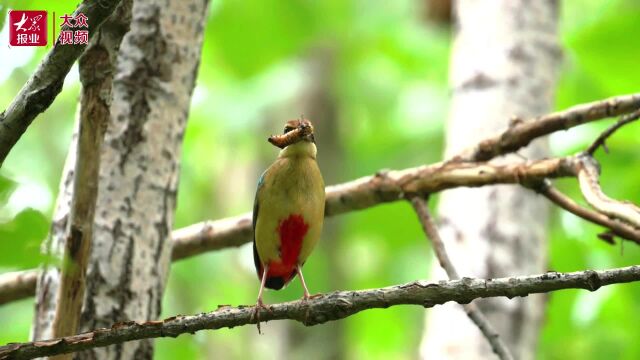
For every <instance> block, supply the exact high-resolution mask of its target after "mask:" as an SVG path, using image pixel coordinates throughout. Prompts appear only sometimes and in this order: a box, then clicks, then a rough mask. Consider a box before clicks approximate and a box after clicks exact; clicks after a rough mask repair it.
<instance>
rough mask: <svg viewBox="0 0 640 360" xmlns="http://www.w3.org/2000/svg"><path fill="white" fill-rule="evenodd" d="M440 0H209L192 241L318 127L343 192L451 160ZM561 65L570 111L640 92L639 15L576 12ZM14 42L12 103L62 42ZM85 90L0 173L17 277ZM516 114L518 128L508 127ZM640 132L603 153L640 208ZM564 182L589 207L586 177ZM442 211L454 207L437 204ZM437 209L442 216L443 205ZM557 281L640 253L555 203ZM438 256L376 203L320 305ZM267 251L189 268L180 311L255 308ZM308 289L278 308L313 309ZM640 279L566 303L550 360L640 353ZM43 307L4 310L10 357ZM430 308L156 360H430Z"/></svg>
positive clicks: (187, 155)
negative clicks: (426, 355) (301, 120)
mask: <svg viewBox="0 0 640 360" xmlns="http://www.w3.org/2000/svg"><path fill="white" fill-rule="evenodd" d="M426 3H427V1H425V0H401V1H400V0H399V1H374V2H371V1H362V0H348V1H343V0H331V1H305V0H287V1H282V0H263V1H238V0H225V1H219V0H212V2H211V6H210V14H209V23H208V25H207V28H206V36H205V43H204V50H203V56H202V60H201V65H200V71H199V76H198V83H197V87H196V90H195V93H194V96H193V101H192V107H191V112H190V117H189V123H188V128H187V132H186V135H185V142H184V147H183V155H182V173H181V178H180V189H179V194H178V208H177V214H176V222H175V227H176V228H180V227H183V226H186V225H189V224H192V223H195V222H199V221H202V220H206V219H217V218H222V217H227V216H232V215H237V214H240V213H243V212H246V211H249V210H250V209H251V207H252V204H253V195H254V191H255V185H256V181H257V178H258V176H259V175H260V173H261V172H262V171H263V170H264V169H265V168H266V167H267V166H268V165H269V164H270V163H271V161H273V159H274V158H275V156H276V155H277V149H276V148H275V147H273V146H271V145H270V144H268V143H267V142H266V138H267V136H269V135H271V134H274V133H278V132H281V131H282V126H283V124H284V122H285V121H286V120H288V119H292V118H297V117H298V116H299V115H300V114H302V113H304V115H305V117H307V118H309V119H311V120H313V121H314V124H315V126H316V128H317V129H318V131H319V134H318V136H317V141H318V147H319V156H318V159H319V162H320V167H321V169H322V171H323V173H324V176H325V181H326V183H327V184H334V183H340V182H345V181H348V180H351V179H355V178H358V177H361V176H365V175H370V174H372V173H374V172H376V171H377V170H380V169H385V168H394V169H400V168H405V167H410V166H416V165H420V164H425V163H431V162H435V161H438V160H440V159H441V154H442V149H443V126H444V121H445V120H446V118H447V111H448V87H447V73H448V60H449V52H450V45H451V37H452V35H453V30H452V25H451V23H450V22H448V21H446V14H444V15H442V14H441V15H438V16H435V15H434V14H433V13H429V12H428V11H427V6H426ZM0 4H2V13H3V14H5V13H6V10H7V7H9V8H16V9H43V8H44V9H46V10H49V11H50V12H51V11H56V13H57V14H59V15H62V14H64V13H65V12H66V13H71V12H72V11H73V9H74V8H75V6H76V4H75V2H71V1H56V2H47V3H46V4H45V3H44V1H43V0H40V1H31V2H24V1H2V2H0ZM561 9H562V11H561V21H560V29H559V34H560V42H561V45H562V46H563V50H564V59H563V65H562V67H561V72H560V81H559V86H558V89H557V95H556V105H555V106H556V108H557V109H564V108H566V107H569V106H571V105H574V104H578V103H582V102H587V101H592V100H597V99H601V98H606V97H609V96H614V95H621V94H626V93H631V92H637V91H638V84H640V71H638V59H640V46H638V45H640V44H639V41H640V40H638V39H640V25H639V24H638V19H640V4H639V3H638V2H637V1H635V0H609V1H600V0H575V1H563V2H562V5H561ZM7 41H8V28H7V24H6V23H3V24H2V32H1V33H0V59H1V60H0V64H1V65H2V66H0V84H2V85H1V86H2V89H3V91H2V92H0V108H3V109H4V108H6V106H7V105H8V104H9V103H10V101H11V100H12V99H13V97H14V95H15V94H16V93H17V92H18V91H19V89H20V87H21V86H22V85H23V84H24V83H25V81H26V80H27V78H28V77H29V76H30V74H31V73H32V72H33V71H34V69H35V68H36V66H37V65H38V63H39V62H40V61H41V59H42V58H43V56H44V55H45V53H46V51H47V50H48V48H37V49H36V48H8V46H7ZM78 94H79V82H78V74H77V69H72V71H71V73H70V74H69V76H68V77H67V79H66V81H65V86H64V89H63V91H62V93H61V94H60V95H59V96H58V97H57V98H56V100H55V102H54V103H53V105H52V106H51V107H50V108H49V109H48V110H47V111H46V112H45V113H44V114H42V115H40V116H39V117H38V118H37V119H36V120H35V122H34V123H33V125H32V126H31V127H30V128H29V130H28V131H27V133H26V135H25V136H23V137H22V139H21V140H20V142H19V143H18V145H17V146H16V147H15V148H14V149H13V151H12V152H11V154H10V155H9V157H8V158H7V160H6V162H5V164H4V166H3V167H2V170H0V176H1V177H0V272H7V271H14V270H21V269H29V268H33V267H35V266H37V265H38V263H39V262H40V260H41V258H40V257H39V255H38V254H39V246H40V243H41V241H42V240H43V239H44V238H45V237H46V235H47V232H48V228H49V223H50V219H51V216H52V211H53V206H54V202H55V199H56V197H57V193H58V182H59V180H60V174H61V172H62V166H63V162H64V159H65V156H66V153H67V149H68V146H69V142H70V139H71V132H72V125H73V121H74V114H75V110H76V104H77V101H78ZM508 115H509V114H505V116H508ZM610 123H611V121H600V122H597V123H593V124H589V125H586V126H581V127H579V128H574V129H572V130H571V131H569V132H564V133H558V134H554V135H553V136H551V139H550V142H551V149H552V154H554V155H563V154H572V153H575V152H576V151H580V150H582V149H584V148H585V147H586V146H587V145H588V144H589V143H590V142H591V141H592V140H593V139H594V138H595V137H596V136H597V134H598V133H599V132H600V131H602V130H603V129H604V128H605V127H607V126H608V125H609V124H610ZM639 140H640V125H638V124H635V125H631V126H628V127H626V128H624V130H623V131H620V132H619V133H616V135H615V136H614V137H613V138H612V139H611V140H610V141H609V142H608V145H609V148H610V150H611V153H610V154H609V155H607V154H604V153H603V152H601V151H600V152H598V153H597V158H598V160H600V161H601V163H602V166H603V174H602V183H603V188H604V190H605V191H606V192H607V193H608V194H609V195H611V196H612V197H615V198H618V199H628V200H631V201H634V202H635V203H639V202H640V191H639V187H638V184H639V183H640V171H637V169H638V165H639V164H640V152H639V151H638V143H639ZM557 185H558V186H559V187H560V188H561V189H562V190H564V191H566V192H567V193H569V194H570V195H571V196H572V197H573V198H574V199H576V200H579V201H580V202H582V199H581V197H580V194H579V192H578V190H577V187H576V184H575V181H573V180H563V181H558V182H557ZM436 201H437V197H436ZM432 205H433V204H432ZM553 215H554V216H553V217H552V222H551V226H550V228H549V239H550V254H549V261H550V262H549V265H548V267H549V269H550V270H555V271H576V270H582V269H587V268H589V269H602V268H609V267H617V266H627V265H631V264H637V263H639V262H640V248H639V247H638V246H637V245H633V244H630V243H627V244H624V246H623V245H622V244H620V243H617V244H616V245H609V244H607V243H605V242H603V241H601V240H599V239H598V238H597V237H596V235H597V234H598V232H599V231H600V230H601V229H600V228H598V227H596V226H594V225H591V224H588V223H586V222H584V221H582V220H580V219H578V218H576V217H575V216H573V215H571V214H568V213H566V212H563V211H558V210H557V209H554V213H553ZM431 261H432V255H431V250H430V248H429V246H428V243H427V241H426V239H425V237H424V235H423V233H422V231H421V229H420V226H419V224H418V222H417V220H416V217H415V215H414V213H413V211H412V210H411V207H410V206H409V205H408V204H405V203H401V202H398V203H393V204H387V205H381V206H377V207H374V208H371V209H368V210H365V211H359V212H353V213H349V214H346V215H344V216H340V217H337V218H335V217H334V218H329V219H327V220H326V228H325V231H324V233H323V237H322V240H321V243H320V245H319V248H318V249H317V250H316V251H315V252H314V253H313V254H312V256H311V257H310V259H309V261H308V262H307V264H306V266H305V278H306V280H307V283H308V285H309V287H310V290H311V291H312V292H314V293H317V292H329V291H333V290H342V289H364V288H371V287H382V286H389V285H393V284H398V283H403V282H409V281H412V280H415V279H424V278H427V277H428V271H429V269H430V263H431ZM258 286H259V283H258V280H257V277H256V274H255V270H254V268H253V259H252V254H251V248H250V244H248V245H247V246H243V247H241V248H234V249H227V250H224V251H218V252H212V253H207V254H204V255H200V256H197V257H193V258H190V259H187V260H182V261H179V262H177V263H174V264H173V266H172V268H171V275H170V279H169V283H168V285H167V288H166V293H165V297H164V303H163V316H171V315H175V314H192V313H198V312H204V311H210V310H213V309H216V308H217V306H218V305H220V304H233V305H238V304H253V303H254V302H255V298H256V295H257V291H258ZM301 294H302V289H301V287H300V285H299V283H298V282H297V281H294V282H293V283H292V285H291V286H289V287H288V288H287V289H285V290H284V291H279V292H268V293H267V294H266V297H265V300H266V302H267V303H273V302H280V301H286V300H293V299H297V298H299V297H300V296H301ZM638 298H640V285H639V284H628V285H617V286H611V287H605V288H602V289H600V290H598V291H597V292H595V293H588V292H585V291H578V290H566V291H561V292H555V293H553V294H551V295H550V298H549V303H548V308H547V316H546V322H545V326H544V329H543V333H542V335H541V338H540V343H539V352H538V354H539V355H538V357H539V358H540V359H566V358H581V359H603V358H616V359H638V358H640V343H639V342H637V341H636V340H637V338H638V337H639V336H640V328H639V327H638V317H637V314H639V313H640V303H639V302H638V301H637V299H638ZM32 313H33V300H32V299H26V300H22V301H18V302H14V303H11V304H8V305H4V306H2V307H0V323H1V324H3V326H1V327H0V343H2V344H4V343H7V342H12V341H26V340H28V338H29V329H30V326H31V322H32ZM423 315H424V309H421V308H419V307H409V306H405V307H393V308H389V309H384V310H369V311H366V312H363V313H360V314H357V315H355V316H352V317H350V318H348V319H346V320H344V321H340V322H334V323H329V324H324V325H321V326H317V327H312V328H305V327H304V326H302V325H300V324H298V323H294V322H270V323H267V324H266V325H263V330H264V332H265V334H264V335H262V336H259V335H258V334H257V331H256V329H255V327H253V326H245V327H241V328H235V329H231V330H229V329H223V330H218V331H202V332H199V333H197V334H195V335H185V336H181V337H179V338H177V339H159V340H157V341H156V357H157V358H158V359H191V358H193V359H197V358H213V357H217V358H230V359H236V358H238V359H240V358H265V359H270V358H301V357H303V356H304V358H306V359H314V358H327V353H329V354H331V355H330V357H332V358H350V359H361V358H367V359H390V358H392V359H413V358H416V357H417V356H418V345H419V343H420V339H421V337H422V331H423V322H424V316H423Z"/></svg>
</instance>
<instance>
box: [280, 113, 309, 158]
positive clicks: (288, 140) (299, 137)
mask: <svg viewBox="0 0 640 360" xmlns="http://www.w3.org/2000/svg"><path fill="white" fill-rule="evenodd" d="M269 142H270V143H271V144H273V145H274V146H277V147H279V148H281V149H282V151H281V156H290V155H294V154H305V153H308V154H309V155H311V157H313V158H315V155H316V146H315V143H316V140H315V137H314V134H313V124H311V121H309V120H307V119H305V118H304V117H301V118H300V119H297V120H289V121H287V122H286V124H285V125H284V130H283V132H282V135H273V136H271V137H269Z"/></svg>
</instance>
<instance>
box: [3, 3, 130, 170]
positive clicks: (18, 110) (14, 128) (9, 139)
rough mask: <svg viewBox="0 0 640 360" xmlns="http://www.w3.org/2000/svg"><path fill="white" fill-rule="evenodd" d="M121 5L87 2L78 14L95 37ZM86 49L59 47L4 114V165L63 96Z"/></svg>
mask: <svg viewBox="0 0 640 360" xmlns="http://www.w3.org/2000/svg"><path fill="white" fill-rule="evenodd" d="M119 3H120V0H94V1H91V0H85V1H84V2H82V3H81V4H80V5H79V6H78V8H77V9H76V11H75V12H74V15H75V14H79V13H83V14H84V15H86V16H87V17H88V20H87V22H88V24H89V38H91V37H93V35H94V34H96V33H97V30H98V29H99V28H100V25H102V23H103V22H104V21H105V19H106V18H107V17H108V16H109V15H111V13H113V11H114V10H115V8H116V6H117V5H118V4H119ZM84 48H85V46H82V45H73V46H70V45H60V44H58V43H57V44H55V45H54V47H53V49H51V51H49V53H48V54H47V56H46V57H45V58H44V60H42V62H41V63H40V65H39V66H38V68H37V69H36V71H35V72H34V73H33V74H32V75H31V77H30V78H29V80H27V82H26V84H24V86H23V87H22V89H21V90H20V92H19V93H18V95H16V97H15V98H14V99H13V101H12V102H11V104H9V107H8V108H7V109H6V110H5V111H4V112H3V113H2V114H0V166H2V164H3V163H4V160H5V158H6V157H7V155H8V154H9V151H10V150H11V148H13V146H14V145H15V144H16V142H18V139H19V138H20V136H22V134H23V133H24V132H25V131H26V130H27V127H28V126H29V125H30V124H31V122H32V121H33V119H35V117H36V116H37V115H38V114H40V113H41V112H43V111H44V110H45V109H47V108H48V107H49V105H51V103H52V102H53V100H54V99H55V98H56V96H57V95H58V94H59V93H60V91H61V90H62V84H63V82H64V78H65V76H67V73H68V72H69V70H70V69H71V65H73V63H74V62H75V61H76V59H77V58H78V57H79V56H80V54H82V52H83V51H84Z"/></svg>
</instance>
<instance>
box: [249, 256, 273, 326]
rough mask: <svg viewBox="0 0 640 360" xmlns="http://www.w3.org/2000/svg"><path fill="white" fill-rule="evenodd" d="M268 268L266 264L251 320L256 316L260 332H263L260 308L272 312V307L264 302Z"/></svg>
mask: <svg viewBox="0 0 640 360" xmlns="http://www.w3.org/2000/svg"><path fill="white" fill-rule="evenodd" d="M267 268H268V266H265V267H264V269H263V270H262V279H261V281H260V290H259V291H258V301H257V302H256V307H255V308H254V310H253V314H252V315H251V320H253V318H254V316H255V319H256V321H257V322H256V325H258V334H261V333H262V332H261V331H260V309H266V310H268V311H269V312H271V308H269V307H268V306H267V305H265V304H264V302H262V292H263V291H264V284H265V282H266V280H267Z"/></svg>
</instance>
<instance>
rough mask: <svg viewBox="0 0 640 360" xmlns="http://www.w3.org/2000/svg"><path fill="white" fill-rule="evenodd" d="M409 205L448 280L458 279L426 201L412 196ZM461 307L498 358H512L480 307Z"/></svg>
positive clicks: (465, 305)
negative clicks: (411, 206) (416, 216)
mask: <svg viewBox="0 0 640 360" xmlns="http://www.w3.org/2000/svg"><path fill="white" fill-rule="evenodd" d="M411 205H413V209H414V210H415V212H416V214H417V215H418V220H420V224H421V225H422V230H424V232H425V234H426V235H427V238H428V239H430V240H431V244H432V245H433V251H434V253H435V254H436V258H437V259H438V262H439V263H440V266H441V267H442V268H443V269H444V270H445V272H446V273H447V276H448V277H449V280H457V279H459V278H460V275H458V271H457V270H456V268H455V267H454V266H453V262H451V259H449V255H448V254H447V250H446V248H445V246H444V242H443V241H442V238H441V237H440V233H439V232H438V227H437V226H436V224H435V222H434V221H433V218H432V217H431V214H430V213H429V208H428V207H427V204H426V202H425V201H424V200H423V199H422V198H421V197H419V196H414V197H413V198H412V199H411ZM462 307H463V308H464V311H465V313H466V314H467V316H468V317H469V319H471V321H473V323H474V324H475V325H476V326H477V327H478V329H479V330H480V332H481V333H482V335H483V336H484V337H485V339H487V342H488V343H489V346H491V349H492V350H493V352H494V353H495V354H496V355H497V356H498V357H499V358H500V359H503V360H509V359H513V355H511V352H510V351H509V348H508V347H507V345H506V344H505V343H504V342H503V341H502V339H501V338H500V335H499V334H498V332H497V331H496V330H495V329H494V328H493V326H492V325H491V323H490V322H489V320H488V319H487V318H486V317H485V316H484V314H483V313H482V311H480V309H479V308H478V307H477V306H476V305H475V304H474V303H473V302H470V303H468V304H464V305H462Z"/></svg>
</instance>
